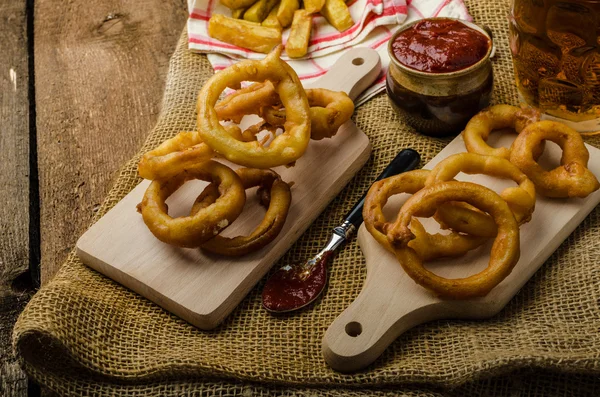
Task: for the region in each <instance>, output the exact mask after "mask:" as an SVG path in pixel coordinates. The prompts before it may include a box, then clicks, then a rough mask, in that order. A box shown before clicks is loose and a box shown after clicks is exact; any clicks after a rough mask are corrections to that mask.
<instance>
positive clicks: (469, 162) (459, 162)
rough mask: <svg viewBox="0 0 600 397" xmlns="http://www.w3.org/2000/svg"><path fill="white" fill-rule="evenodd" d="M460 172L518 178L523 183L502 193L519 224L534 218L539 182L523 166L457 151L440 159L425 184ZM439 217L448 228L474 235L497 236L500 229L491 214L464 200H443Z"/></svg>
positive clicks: (446, 178)
mask: <svg viewBox="0 0 600 397" xmlns="http://www.w3.org/2000/svg"><path fill="white" fill-rule="evenodd" d="M460 172H464V173H465V174H484V175H489V176H492V177H496V178H503V179H511V180H513V181H515V182H516V183H517V184H518V185H519V186H518V187H509V188H506V189H504V190H503V191H502V193H500V197H502V198H503V199H504V200H506V202H507V203H508V206H509V207H510V209H511V210H512V212H513V214H514V216H515V218H516V220H517V223H518V224H519V225H521V224H523V223H527V222H529V221H530V220H531V215H532V213H533V211H534V209H535V186H534V184H533V182H532V181H531V180H530V179H529V178H528V177H527V175H525V174H524V173H523V172H521V170H519V168H517V167H516V166H515V165H513V164H512V163H511V162H510V161H508V160H506V159H503V158H500V157H496V156H484V155H481V154H475V153H458V154H454V155H452V156H449V157H447V158H445V159H444V160H442V161H441V162H439V163H438V164H437V165H436V166H435V167H434V168H433V169H432V170H431V173H430V174H429V176H428V178H427V180H426V181H425V185H426V186H429V185H432V184H434V183H438V182H445V181H450V180H452V179H453V178H454V177H456V176H457V175H458V174H459V173H460ZM435 219H436V220H437V221H438V222H439V223H440V224H441V225H442V226H443V227H444V228H450V229H452V230H454V231H456V232H461V233H468V234H470V235H473V236H482V237H494V236H495V235H496V232H497V228H496V224H495V222H494V220H493V219H492V218H491V217H490V216H489V215H487V214H484V213H483V212H481V211H478V210H476V209H473V208H469V207H468V206H465V205H464V203H462V204H461V203H445V204H443V205H442V206H440V208H439V210H438V211H437V212H436V215H435Z"/></svg>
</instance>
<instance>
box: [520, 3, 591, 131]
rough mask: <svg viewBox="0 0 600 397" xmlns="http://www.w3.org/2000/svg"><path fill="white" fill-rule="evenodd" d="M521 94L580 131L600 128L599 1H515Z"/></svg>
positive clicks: (546, 113) (526, 99)
mask: <svg viewBox="0 0 600 397" xmlns="http://www.w3.org/2000/svg"><path fill="white" fill-rule="evenodd" d="M509 19H510V48H511V52H512V55H513V63H514V69H515V79H516V83H517V89H518V92H519V96H520V99H521V100H522V101H524V102H526V103H527V104H529V105H531V106H535V107H538V108H539V109H540V110H542V112H544V113H545V117H544V118H548V119H558V120H559V121H561V122H564V123H566V124H568V125H569V126H571V127H573V128H575V129H576V130H578V131H596V130H600V36H599V35H600V0H513V4H512V8H511V11H510V17H509Z"/></svg>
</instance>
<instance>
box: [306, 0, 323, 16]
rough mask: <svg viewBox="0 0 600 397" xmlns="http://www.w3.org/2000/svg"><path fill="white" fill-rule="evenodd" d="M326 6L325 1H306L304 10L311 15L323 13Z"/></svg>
mask: <svg viewBox="0 0 600 397" xmlns="http://www.w3.org/2000/svg"><path fill="white" fill-rule="evenodd" d="M324 5H325V0H304V9H305V10H306V11H308V12H310V13H311V14H313V13H315V12H319V11H321V8H323V6H324Z"/></svg>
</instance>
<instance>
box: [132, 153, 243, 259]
mask: <svg viewBox="0 0 600 397" xmlns="http://www.w3.org/2000/svg"><path fill="white" fill-rule="evenodd" d="M191 179H201V180H204V181H208V182H211V183H214V184H215V185H216V186H218V191H219V193H220V196H219V198H218V199H216V201H215V202H214V203H213V204H211V205H209V206H208V207H206V208H204V209H202V210H199V211H198V212H196V213H195V214H194V215H190V216H184V217H178V218H172V217H171V216H169V215H168V213H167V211H168V207H167V204H166V203H165V200H166V199H167V198H168V197H169V196H170V195H171V194H173V193H174V192H175V191H176V190H177V189H179V188H180V187H181V186H182V185H183V184H184V183H185V182H186V181H188V180H191ZM245 202H246V192H245V189H244V187H243V185H242V181H241V180H240V177H239V176H238V175H237V174H236V173H235V172H234V171H233V170H232V169H230V168H229V167H227V166H225V165H223V164H220V163H218V162H216V161H212V160H208V161H204V162H200V163H198V164H196V165H194V166H192V167H189V168H180V172H179V173H178V174H177V175H175V176H174V177H173V178H172V179H169V180H166V181H164V180H155V181H153V182H152V183H151V184H150V186H148V189H147V190H146V193H145V194H144V198H143V200H142V203H141V205H140V211H141V213H142V217H143V219H144V223H145V224H146V226H148V229H150V231H151V232H152V234H154V236H155V237H156V238H158V239H159V240H160V241H162V242H165V243H168V244H171V245H177V246H179V247H188V248H191V247H198V246H200V245H201V244H202V243H204V242H206V241H208V240H210V239H212V238H213V237H214V236H216V235H217V234H219V233H220V232H221V231H222V230H223V229H225V228H226V227H227V226H229V225H230V224H231V223H232V222H233V221H234V220H235V219H236V218H237V217H238V216H239V215H240V213H241V212H242V210H243V209H244V204H245Z"/></svg>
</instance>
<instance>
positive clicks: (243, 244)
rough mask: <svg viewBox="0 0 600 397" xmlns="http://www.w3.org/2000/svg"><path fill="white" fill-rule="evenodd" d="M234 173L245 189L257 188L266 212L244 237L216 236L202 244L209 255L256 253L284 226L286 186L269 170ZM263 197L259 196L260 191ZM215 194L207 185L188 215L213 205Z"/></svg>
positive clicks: (289, 197) (214, 188)
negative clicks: (263, 193)
mask: <svg viewBox="0 0 600 397" xmlns="http://www.w3.org/2000/svg"><path fill="white" fill-rule="evenodd" d="M236 173H237V174H238V175H239V177H240V178H241V180H242V184H243V186H244V188H245V189H250V188H252V187H255V186H258V187H259V195H260V196H261V199H262V200H263V202H262V204H263V205H265V206H266V207H268V208H267V213H266V214H265V217H264V218H263V220H262V222H261V223H260V225H258V226H257V227H256V228H255V229H254V230H253V231H252V233H250V234H249V235H248V236H238V237H234V238H228V237H223V236H216V237H215V238H213V239H211V240H209V241H207V242H206V243H204V244H202V245H201V247H202V249H205V250H207V251H209V252H212V253H215V254H221V255H227V256H240V255H246V254H249V253H251V252H254V251H257V250H259V249H261V248H263V247H264V246H266V245H267V244H269V243H270V242H271V241H273V240H274V239H275V238H276V237H277V235H279V232H281V229H282V228H283V225H284V224H285V220H286V218H287V214H288V210H289V208H290V203H291V200H292V195H291V192H290V186H289V185H288V184H287V183H285V182H284V181H282V180H281V177H280V176H279V175H278V174H277V173H276V172H274V171H271V170H258V169H252V168H240V169H238V170H236ZM263 191H264V192H265V195H264V196H263V195H261V193H262V192H263ZM218 197H219V192H218V189H217V186H216V185H214V184H210V185H208V186H207V187H206V188H205V189H204V191H203V192H202V193H201V194H200V196H198V198H197V199H196V201H195V202H194V205H193V206H192V210H191V215H192V216H193V215H195V214H196V213H198V212H199V211H201V210H203V209H204V208H206V207H208V206H209V205H211V204H213V203H214V202H215V201H216V200H218Z"/></svg>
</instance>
